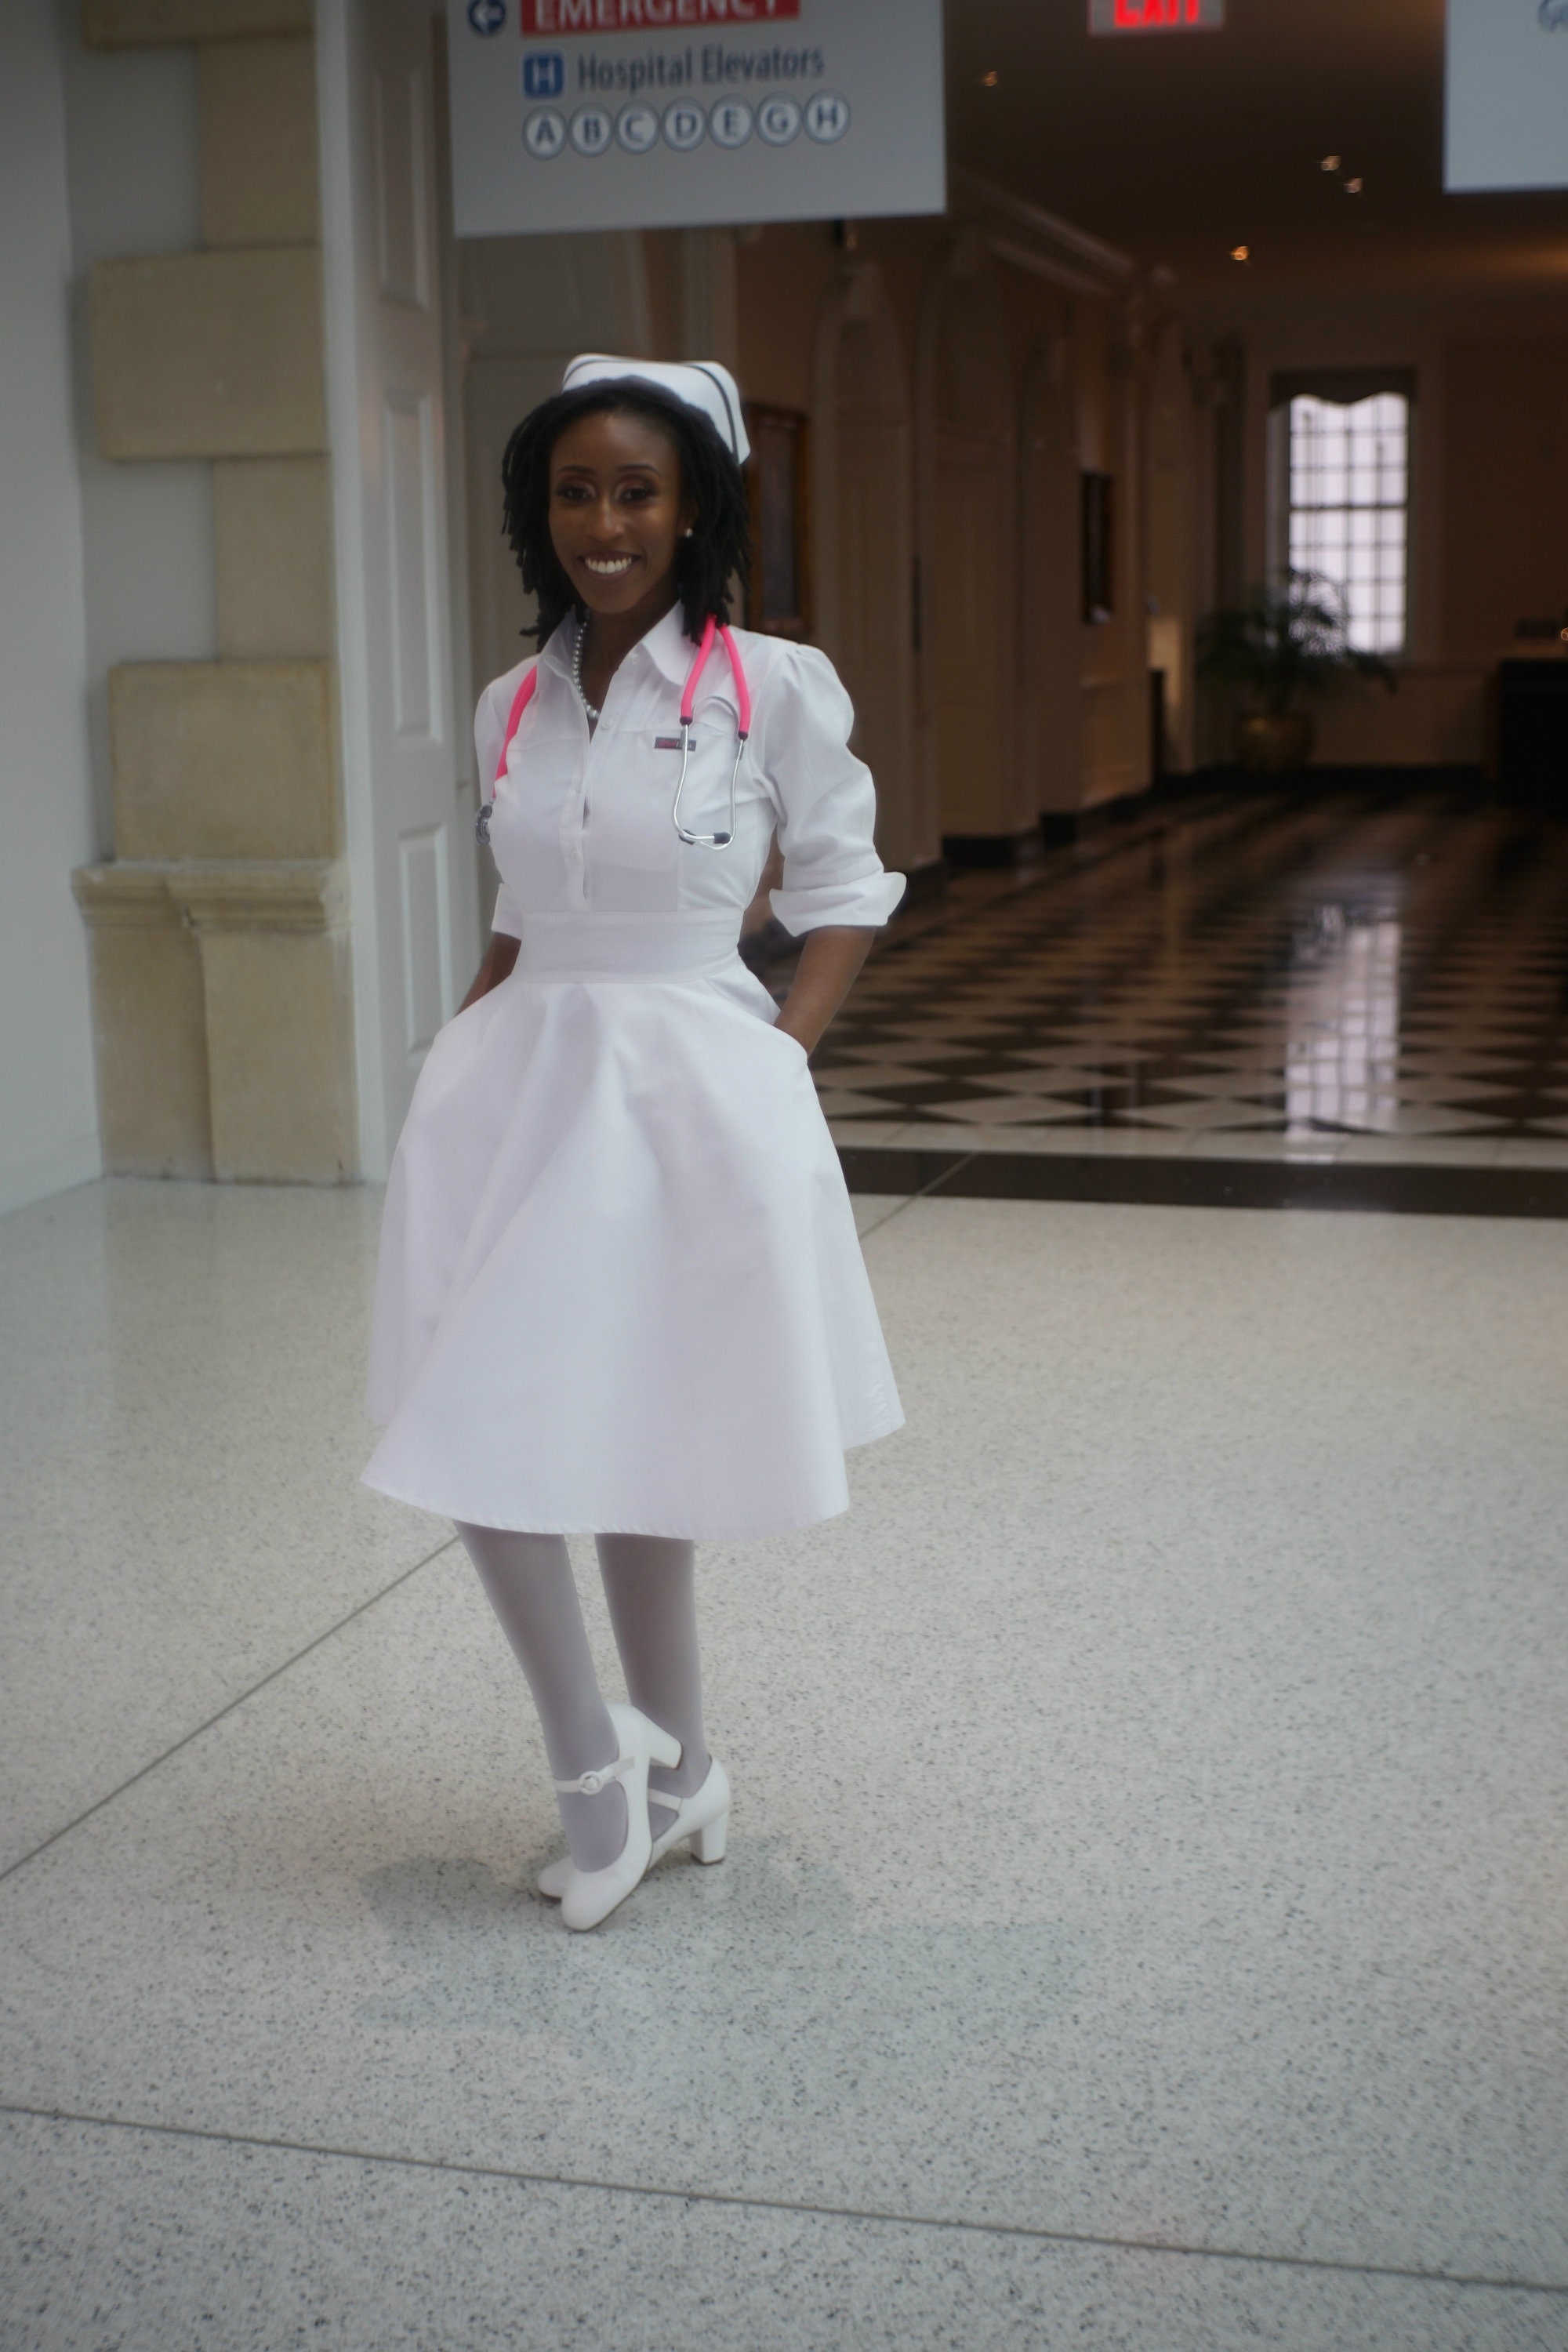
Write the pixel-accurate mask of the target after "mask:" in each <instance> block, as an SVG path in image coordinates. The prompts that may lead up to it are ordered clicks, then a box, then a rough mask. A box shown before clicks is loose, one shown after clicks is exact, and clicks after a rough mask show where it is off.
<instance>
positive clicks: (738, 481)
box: [500, 383, 752, 646]
mask: <svg viewBox="0 0 1568 2352" xmlns="http://www.w3.org/2000/svg"><path fill="white" fill-rule="evenodd" d="M614 409H630V410H632V411H633V412H634V414H636V415H639V416H647V417H648V418H649V419H651V421H652V422H653V423H654V424H656V425H659V426H660V427H661V428H662V430H663V431H664V432H666V433H668V436H669V437H670V439H671V440H672V441H673V442H674V444H675V446H676V451H677V454H678V456H679V459H680V489H681V495H682V497H683V498H685V499H690V501H691V503H692V505H693V506H694V507H695V508H696V509H697V512H696V516H695V518H694V520H693V522H692V526H691V536H690V538H689V539H686V538H681V539H679V540H678V541H676V549H675V588H676V597H677V601H678V602H679V605H680V616H681V620H682V622H683V623H684V625H685V628H686V634H687V635H688V636H689V637H691V638H700V636H701V635H702V630H703V625H704V624H705V623H706V622H707V620H708V619H709V617H710V615H711V616H712V618H713V619H714V620H716V621H727V620H728V619H729V617H730V589H731V582H733V581H737V580H738V581H739V582H740V583H741V585H742V588H743V587H744V586H745V584H746V582H747V580H748V578H749V576H750V573H751V555H752V546H751V517H750V513H749V510H748V508H747V504H746V486H745V483H744V481H743V480H742V476H741V468H740V467H739V466H738V465H737V464H736V463H735V460H734V458H733V457H731V455H730V452H729V450H728V449H726V448H725V446H724V444H723V443H722V441H721V439H720V438H719V436H718V434H717V432H716V431H715V430H714V428H713V426H712V425H710V423H709V420H708V419H707V417H706V416H704V415H702V414H701V412H700V410H699V409H695V408H688V407H687V405H686V404H685V403H684V402H683V401H679V400H676V399H673V398H672V397H671V396H670V395H669V394H667V393H664V392H661V391H660V390H659V389H658V387H657V386H656V385H654V384H644V383H595V384H584V385H583V386H581V387H580V388H579V389H578V390H576V391H574V392H557V393H554V394H552V396H551V397H550V399H548V400H542V401H541V402H540V404H539V406H538V407H537V408H533V409H531V410H530V411H529V413H528V415H526V416H525V417H524V418H523V420H522V423H521V425H518V426H517V428H516V430H515V431H514V432H513V434H512V436H511V438H510V441H509V442H508V443H507V445H506V455H505V456H504V457H502V459H501V463H500V478H501V490H502V502H501V520H502V525H503V528H504V530H505V531H506V536H507V541H508V544H509V545H510V549H511V551H512V553H513V555H515V556H516V558H517V563H518V569H519V571H520V572H521V574H522V584H523V587H524V589H525V590H526V592H527V593H528V594H530V595H531V596H535V597H537V598H538V600H539V617H538V619H537V621H536V622H535V623H534V625H533V627H532V628H531V629H528V628H526V627H525V629H524V631H523V635H525V636H534V637H537V638H538V640H539V643H540V645H541V646H543V645H544V644H546V643H547V642H548V640H549V639H550V638H551V637H552V636H553V635H554V633H555V631H556V630H557V629H558V628H559V627H560V625H561V624H562V622H563V620H565V619H566V617H567V615H568V614H572V615H574V617H575V618H576V619H578V620H580V621H581V620H585V619H586V618H587V614H586V613H585V612H584V607H583V605H582V603H581V601H580V600H579V598H578V596H577V594H576V592H575V591H574V588H573V586H572V583H571V582H570V581H569V580H568V579H567V577H566V574H565V572H563V569H562V566H561V562H560V559H559V557H558V556H557V555H556V552H555V549H554V546H553V545H552V541H551V537H550V455H551V451H552V449H553V448H554V446H555V444H556V442H557V441H558V440H559V439H560V437H561V436H562V434H563V432H564V431H565V429H566V427H567V425H574V424H575V423H576V422H577V419H578V418H579V417H580V416H592V415H595V414H596V413H600V412H604V411H606V410H614Z"/></svg>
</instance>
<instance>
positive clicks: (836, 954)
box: [777, 923, 877, 1054]
mask: <svg viewBox="0 0 1568 2352" xmlns="http://www.w3.org/2000/svg"><path fill="white" fill-rule="evenodd" d="M876 936H877V934H876V932H875V931H874V930H869V929H860V928H859V927H856V928H855V929H851V928H850V927H849V926H848V925H847V924H837V923H825V924H824V925H823V926H822V929H820V930H816V931H807V933H806V935H805V946H804V947H803V948H802V949H801V951H800V961H799V962H798V963H797V964H796V966H795V978H794V980H793V981H792V982H790V992H789V994H788V995H787V996H786V997H785V998H784V1009H783V1010H782V1012H781V1013H780V1014H779V1017H778V1023H777V1025H778V1027H779V1028H781V1029H782V1030H783V1031H784V1035H785V1036H786V1037H793V1038H794V1039H795V1043H796V1045H804V1046H805V1050H806V1052H807V1053H808V1054H810V1053H813V1052H815V1051H816V1047H817V1046H818V1045H820V1044H821V1042H822V1036H823V1032H824V1031H825V1030H826V1027H827V1024H828V1023H829V1022H830V1021H831V1020H832V1018H833V1016H834V1014H835V1013H837V1010H838V1008H839V1006H840V1005H841V1004H842V1003H843V1002H844V1000H845V998H846V997H847V995H848V993H849V991H850V990H851V988H852V987H853V986H854V984H855V979H856V975H857V974H858V971H859V970H860V967H861V965H862V964H863V963H864V962H865V961H866V959H867V957H868V955H869V954H870V952H871V942H872V940H874V939H875V938H876Z"/></svg>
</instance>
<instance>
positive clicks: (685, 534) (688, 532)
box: [680, 523, 691, 539]
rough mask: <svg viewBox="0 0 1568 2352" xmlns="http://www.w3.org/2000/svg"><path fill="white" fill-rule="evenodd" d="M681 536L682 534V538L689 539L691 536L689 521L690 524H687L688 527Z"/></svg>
mask: <svg viewBox="0 0 1568 2352" xmlns="http://www.w3.org/2000/svg"><path fill="white" fill-rule="evenodd" d="M680 536H681V538H682V539H689V538H690V536H691V525H690V524H689V523H688V524H687V526H686V529H685V530H683V531H682V532H681V534H680Z"/></svg>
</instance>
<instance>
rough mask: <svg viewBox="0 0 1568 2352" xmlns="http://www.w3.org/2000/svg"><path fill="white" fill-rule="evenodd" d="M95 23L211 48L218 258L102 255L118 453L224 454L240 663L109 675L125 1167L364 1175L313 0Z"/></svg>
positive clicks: (107, 1116)
mask: <svg viewBox="0 0 1568 2352" xmlns="http://www.w3.org/2000/svg"><path fill="white" fill-rule="evenodd" d="M82 30H83V38H84V40H86V42H87V43H88V44H89V46H93V47H129V46H135V45H144V44H152V43H167V42H193V43H195V46H196V49H197V56H198V59H199V66H200V89H201V134H202V219H203V236H204V239H205V244H204V248H203V250H202V251H200V252H199V253H189V254H172V255H160V256H156V257H139V258H136V259H128V260H124V261H108V262H105V263H102V264H100V267H99V268H97V269H96V270H95V271H94V273H93V279H92V285H91V289H90V302H89V317H90V328H91V345H92V370H93V403H94V417H95V425H96V434H97V440H98V446H99V448H100V452H101V454H102V455H103V456H104V457H108V458H110V459H113V460H115V461H117V462H119V463H123V464H127V465H134V464H136V463H138V462H142V461H146V460H152V459H164V458H171V457H178V458H205V459H207V460H209V461H210V462H211V464H212V467H213V493H214V495H213V509H214V528H215V533H216V550H215V553H216V583H217V619H218V647H219V658H218V659H217V660H216V662H158V663H128V664H125V665H123V666H122V667H120V668H119V669H117V670H116V671H115V672H114V673H113V675H112V677H111V678H110V740H111V750H112V757H113V771H114V772H113V808H114V827H115V852H116V855H115V859H114V861H113V862H112V863H110V864H107V865H104V866H96V867H91V868H88V869H85V870H84V871H83V872H82V873H81V874H79V876H78V877H77V896H78V899H79V903H80V905H81V907H82V910H83V913H84V916H85V918H86V919H87V921H88V923H89V927H90V929H91V931H92V935H93V957H92V968H93V975H94V1002H95V1017H96V1024H97V1031H98V1045H99V1064H100V1094H101V1097H102V1108H103V1131H104V1139H105V1156H106V1161H107V1164H108V1165H109V1166H110V1167H111V1168H114V1169H124V1170H128V1171H129V1170H133V1171H136V1172H139V1173H161V1174H170V1175H193V1174H211V1175H216V1176H218V1177H225V1178H250V1179H273V1180H277V1181H301V1182H327V1183H331V1182H337V1181H342V1180H343V1179H344V1178H345V1177H350V1176H352V1175H353V1173H354V1171H355V1154H354V1143H353V1137H354V1131H355V1121H354V1110H353V1078H352V1072H353V1003H352V996H351V992H350V989H349V985H348V945H349V931H348V916H347V893H346V882H345V875H344V870H343V868H342V866H341V864H340V862H339V861H340V858H341V853H342V793H341V786H340V781H339V778H338V774H337V769H336V753H335V745H336V728H335V724H334V709H335V692H336V674H335V637H334V626H333V594H332V585H333V583H332V547H331V497H330V484H329V481H328V471H327V456H326V451H327V429H326V403H325V372H324V364H323V349H322V297H321V250H320V236H321V230H320V205H319V197H318V188H317V163H316V156H317V125H316V96H315V74H314V49H313V43H312V40H311V37H310V0H83V6H82Z"/></svg>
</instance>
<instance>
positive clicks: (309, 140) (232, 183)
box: [200, 40, 321, 246]
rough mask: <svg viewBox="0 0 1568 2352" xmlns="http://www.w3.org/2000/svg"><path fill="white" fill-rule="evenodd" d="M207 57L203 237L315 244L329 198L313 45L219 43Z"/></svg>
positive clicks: (220, 241) (216, 241) (238, 242)
mask: <svg viewBox="0 0 1568 2352" xmlns="http://www.w3.org/2000/svg"><path fill="white" fill-rule="evenodd" d="M200 58H201V121H202V239H203V242H204V244H206V245H209V246H252V245H313V244H315V243H316V241H317V239H318V238H319V237H320V236H321V198H320V189H319V184H318V173H317V164H316V61H315V52H314V49H313V47H312V46H311V44H310V41H308V40H283V41H226V42H218V43H213V44H211V45H209V46H207V47H204V48H203V49H202V51H201V52H200Z"/></svg>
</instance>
